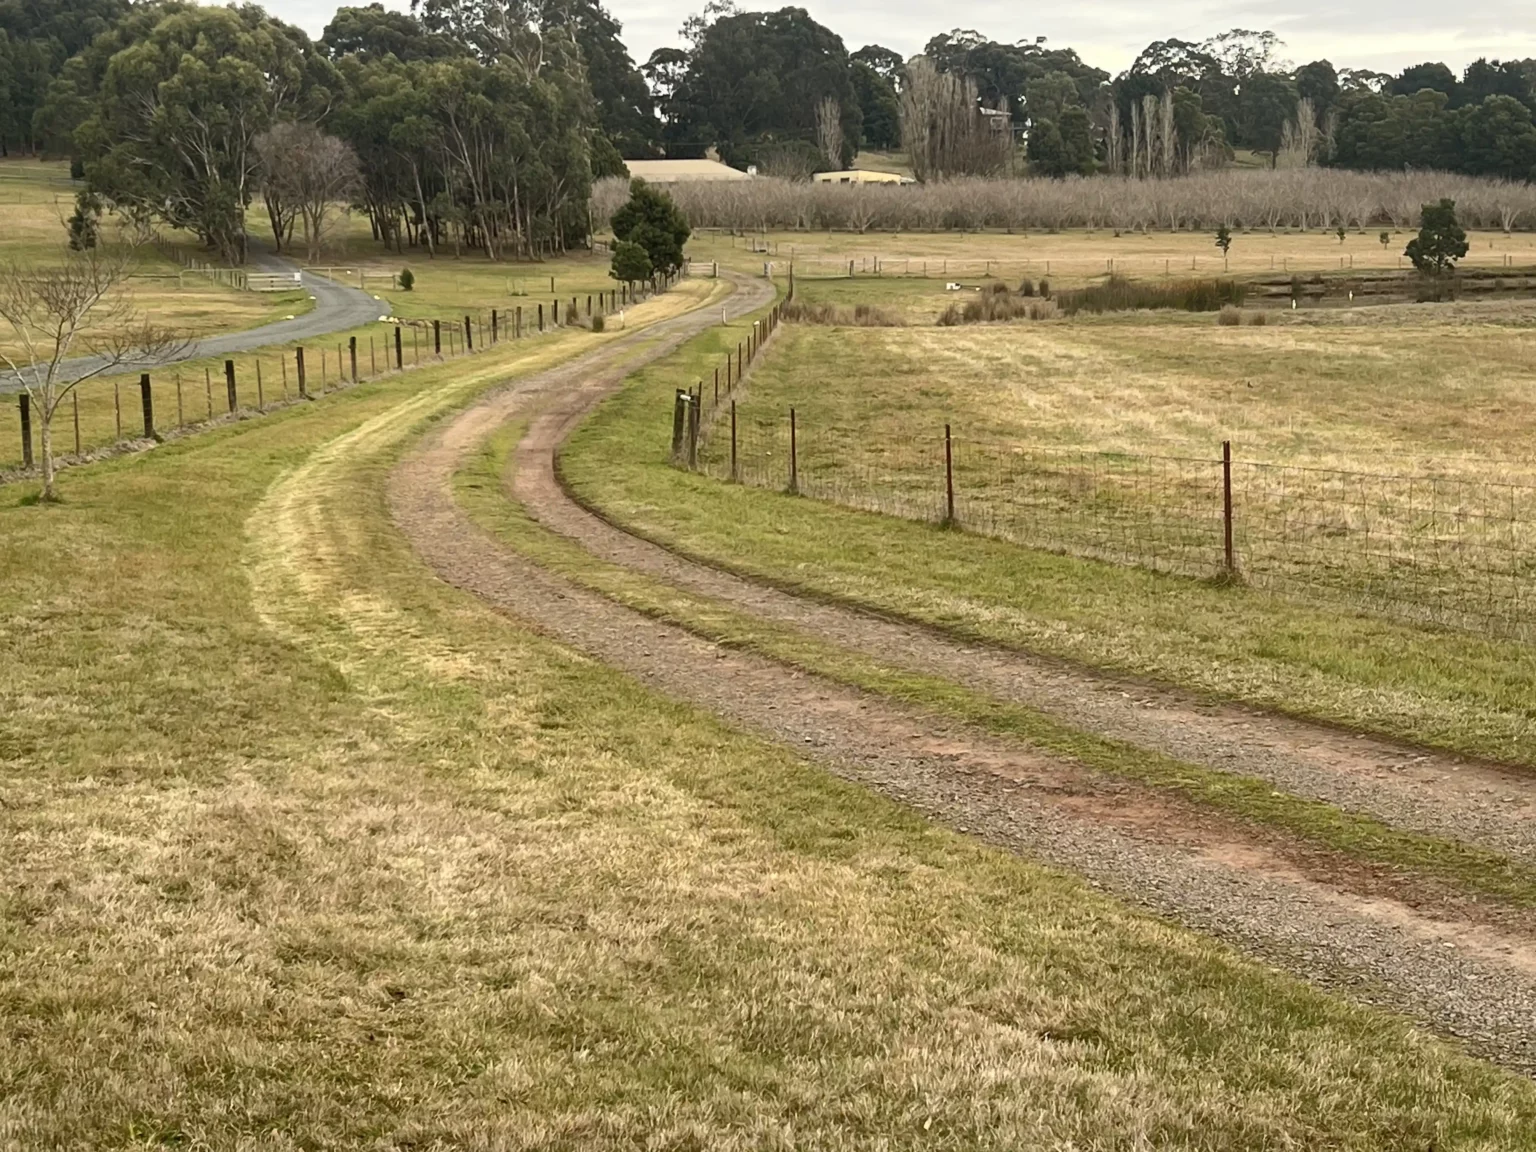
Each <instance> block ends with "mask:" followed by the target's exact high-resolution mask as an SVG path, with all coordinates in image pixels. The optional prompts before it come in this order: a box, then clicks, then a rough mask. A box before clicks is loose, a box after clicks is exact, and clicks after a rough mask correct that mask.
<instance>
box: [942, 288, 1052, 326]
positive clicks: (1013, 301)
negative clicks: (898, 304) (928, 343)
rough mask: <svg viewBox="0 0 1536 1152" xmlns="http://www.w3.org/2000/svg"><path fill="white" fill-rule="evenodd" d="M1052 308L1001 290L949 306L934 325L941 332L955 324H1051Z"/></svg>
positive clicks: (1045, 303) (1047, 302) (1041, 302)
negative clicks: (1023, 321) (936, 325)
mask: <svg viewBox="0 0 1536 1152" xmlns="http://www.w3.org/2000/svg"><path fill="white" fill-rule="evenodd" d="M1056 315H1057V310H1056V305H1055V304H1053V303H1051V302H1050V301H1049V300H1034V299H1027V298H1025V297H1023V296H1015V295H1013V293H1011V292H1010V291H1009V290H1008V287H1007V285H1003V286H1002V291H1001V292H999V291H998V290H997V289H996V287H994V288H993V289H992V290H991V291H989V292H983V293H982V294H981V295H979V296H977V297H974V298H973V299H970V300H967V301H966V302H965V303H964V304H960V303H955V304H951V305H950V306H949V307H948V308H946V309H944V311H943V312H940V313H939V315H938V318H937V319H936V320H935V321H934V322H935V323H936V324H938V325H939V326H940V327H941V328H949V327H953V326H954V325H957V324H990V323H992V322H994V321H998V320H1054V319H1055V318H1056Z"/></svg>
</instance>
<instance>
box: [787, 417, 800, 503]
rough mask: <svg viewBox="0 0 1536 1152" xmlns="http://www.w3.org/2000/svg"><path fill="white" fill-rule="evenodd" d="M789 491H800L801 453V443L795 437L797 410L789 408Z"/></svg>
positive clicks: (796, 492)
mask: <svg viewBox="0 0 1536 1152" xmlns="http://www.w3.org/2000/svg"><path fill="white" fill-rule="evenodd" d="M789 491H790V493H791V494H792V495H793V494H798V493H799V491H800V455H799V444H798V443H797V441H796V438H795V410H794V409H793V408H791V409H790V410H789Z"/></svg>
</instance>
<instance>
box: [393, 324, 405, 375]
mask: <svg viewBox="0 0 1536 1152" xmlns="http://www.w3.org/2000/svg"><path fill="white" fill-rule="evenodd" d="M404 367H405V343H404V340H403V339H402V337H401V335H400V325H398V324H396V325H395V368H396V369H397V370H398V369H401V368H404Z"/></svg>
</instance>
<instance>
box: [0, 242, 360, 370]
mask: <svg viewBox="0 0 1536 1152" xmlns="http://www.w3.org/2000/svg"><path fill="white" fill-rule="evenodd" d="M250 265H251V267H253V268H256V269H258V270H260V271H262V272H278V273H288V274H290V275H291V274H293V273H295V272H298V273H299V275H300V284H301V285H302V286H303V287H304V288H305V289H306V290H307V291H308V292H309V294H310V295H311V296H313V297H314V298H315V306H314V307H313V308H312V309H310V310H309V311H308V312H306V313H304V314H303V315H302V316H295V317H294V318H293V319H292V320H275V321H273V322H272V323H271V324H263V325H261V326H260V327H259V328H245V329H242V330H241V331H238V332H226V333H223V334H221V335H218V336H204V337H203V338H201V339H199V340H194V341H193V342H192V343H191V344H189V345H188V346H187V348H186V350H185V351H184V352H183V353H182V354H181V355H180V356H177V357H175V358H174V359H173V360H171V361H168V363H180V362H182V361H185V360H199V359H202V358H203V357H206V356H229V355H233V354H234V353H236V352H249V351H251V350H252V349H253V348H266V347H268V346H269V345H272V344H286V343H289V342H290V341H294V340H312V339H314V338H315V337H317V336H327V335H329V334H330V333H332V332H345V331H346V330H347V329H349V328H361V327H362V326H363V325H365V324H369V323H372V322H373V321H375V320H377V319H378V318H379V317H380V316H385V315H388V314H389V312H390V305H389V302H388V301H387V300H375V299H374V298H373V297H372V296H371V295H369V294H368V293H367V292H363V291H360V290H359V289H357V288H351V287H348V286H347V285H345V284H340V283H337V282H336V281H335V280H330V279H327V278H326V277H324V276H317V275H316V274H314V273H313V272H304V271H302V270H301V269H300V268H299V266H298V265H297V264H295V263H293V262H292V261H291V260H286V259H284V258H283V257H281V256H273V255H271V254H269V253H265V252H263V253H253V254H252V256H251V260H250ZM100 363H101V360H100V358H99V357H95V356H81V357H78V358H76V359H74V360H66V361H65V362H64V374H65V375H64V378H65V379H66V380H72V379H77V378H78V377H80V376H83V375H84V374H85V373H87V372H89V371H90V370H91V369H92V368H94V367H96V366H97V365H99V364H100ZM155 367H163V365H155ZM144 370H145V368H144V365H142V364H137V363H131V364H124V365H122V366H120V367H119V368H118V369H117V370H116V371H118V372H125V373H126V372H142V371H144ZM17 391H20V385H18V384H17V382H16V381H15V380H14V379H7V380H0V393H7V392H17Z"/></svg>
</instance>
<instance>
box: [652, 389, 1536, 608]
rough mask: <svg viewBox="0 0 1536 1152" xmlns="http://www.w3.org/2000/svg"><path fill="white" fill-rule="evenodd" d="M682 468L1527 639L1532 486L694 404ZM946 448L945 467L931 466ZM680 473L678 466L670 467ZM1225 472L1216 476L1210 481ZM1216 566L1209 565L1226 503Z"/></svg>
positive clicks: (1534, 555) (1535, 489)
mask: <svg viewBox="0 0 1536 1152" xmlns="http://www.w3.org/2000/svg"><path fill="white" fill-rule="evenodd" d="M701 399H702V400H703V401H704V408H705V418H704V422H703V424H702V426H701V431H700V436H699V438H698V443H697V448H696V451H695V452H694V453H693V455H692V459H693V460H695V461H696V463H695V467H696V468H697V469H698V470H699V471H702V472H705V473H707V474H708V475H711V476H714V477H716V478H719V479H722V480H735V481H737V482H740V483H742V484H747V485H750V486H753V487H759V488H771V489H779V490H791V489H792V490H794V491H797V492H798V493H800V494H801V495H803V496H807V497H810V498H812V499H818V500H825V501H828V502H830V503H836V504H840V505H844V506H846V507H850V508H858V509H862V510H865V511H870V512H879V513H884V514H886V515H892V516H899V517H903V518H906V519H911V520H922V521H929V522H935V523H938V522H945V521H950V522H952V523H954V524H955V525H956V526H959V527H962V528H965V529H968V530H970V531H973V532H977V533H979V534H982V535H986V536H991V537H995V538H998V539H1002V540H1007V541H1010V542H1013V543H1017V544H1021V545H1025V546H1028V547H1031V548H1038V549H1043V550H1046V551H1051V552H1056V553H1060V554H1062V555H1069V556H1077V557H1082V558H1086V559H1092V560H1098V561H1103V562H1106V563H1112V564H1121V565H1133V566H1136V567H1140V568H1145V569H1149V570H1151V571H1154V572H1161V573H1167V574H1172V575H1178V576H1186V577H1193V578H1219V577H1223V576H1233V575H1235V576H1237V577H1240V578H1241V579H1242V580H1244V581H1245V582H1247V583H1248V584H1250V585H1253V586H1256V587H1261V588H1266V589H1270V590H1273V591H1276V592H1280V593H1294V594H1298V595H1300V596H1302V597H1304V598H1307V599H1320V600H1327V601H1330V602H1334V603H1338V604H1341V605H1345V606H1349V607H1355V608H1360V609H1364V610H1367V611H1370V612H1375V613H1380V614H1387V615H1391V616H1395V617H1398V618H1402V619H1407V620H1410V621H1413V622H1417V623H1428V624H1438V625H1445V626H1450V627H1457V628H1463V629H1468V630H1472V631H1479V632H1488V633H1492V634H1500V635H1513V636H1517V637H1522V638H1529V637H1531V636H1532V635H1533V634H1536V592H1533V587H1532V582H1533V580H1536V484H1522V483H1505V482H1498V481H1491V480H1483V479H1477V478H1468V477H1465V476H1433V475H1402V474H1382V473H1368V472H1352V471H1345V470H1339V469H1330V468H1313V467H1305V466H1299V465H1289V464H1270V463H1254V462H1248V461H1243V460H1233V461H1232V462H1231V463H1230V466H1228V465H1226V464H1224V462H1223V460H1222V458H1221V457H1220V456H1211V457H1197V456H1190V457H1183V456H1159V455H1146V454H1132V453H1119V452H1090V451H1073V450H1068V449H1059V448H1044V447H1033V446H1028V445H1023V444H1019V443H1014V442H1008V441H1003V440H984V439H974V438H967V437H963V436H959V435H954V436H950V437H948V444H947V446H946V435H945V431H944V429H943V428H942V427H940V428H937V429H935V431H934V433H933V434H932V435H927V436H914V437H909V438H897V439H892V438H888V437H887V438H882V439H880V440H878V441H877V440H875V439H873V438H865V437H863V436H861V435H860V434H859V433H858V432H857V431H855V430H850V429H847V428H823V427H818V426H816V425H815V424H809V425H808V424H807V423H806V421H805V419H804V416H803V414H800V415H797V417H796V419H795V425H794V433H793V438H792V437H791V427H790V419H789V416H788V414H787V413H770V414H765V413H762V412H760V411H759V412H756V413H753V414H752V415H751V416H750V417H748V416H747V415H745V413H744V412H738V413H735V415H734V418H733V416H732V413H731V411H730V407H729V397H728V396H723V397H722V398H721V401H720V403H719V404H718V405H716V404H714V403H713V402H712V400H713V397H712V395H706V396H704V397H701ZM946 447H947V457H948V465H947V466H946ZM688 460H689V456H688V454H687V453H686V452H685V453H683V454H682V457H681V462H682V463H684V464H685V465H686V464H687V463H688ZM1228 467H1230V472H1229V473H1228V471H1227V469H1228ZM1228 485H1230V493H1231V495H1230V508H1231V512H1230V532H1231V540H1232V553H1231V558H1232V567H1231V568H1229V567H1228V563H1227V556H1228V554H1227V543H1226V542H1227V533H1228V525H1229V520H1228V512H1227V507H1228V501H1227V495H1226V491H1227V488H1228Z"/></svg>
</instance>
